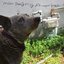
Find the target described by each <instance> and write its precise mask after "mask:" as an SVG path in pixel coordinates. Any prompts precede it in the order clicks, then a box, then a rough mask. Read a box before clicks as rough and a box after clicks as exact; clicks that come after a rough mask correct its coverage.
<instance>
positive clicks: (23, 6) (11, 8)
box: [0, 0, 64, 16]
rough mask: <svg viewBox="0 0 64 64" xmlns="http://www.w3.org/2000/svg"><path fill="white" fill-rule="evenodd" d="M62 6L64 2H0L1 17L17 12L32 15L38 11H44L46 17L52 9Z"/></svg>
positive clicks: (39, 0)
mask: <svg viewBox="0 0 64 64" xmlns="http://www.w3.org/2000/svg"><path fill="white" fill-rule="evenodd" d="M62 6H64V0H0V15H5V16H13V15H15V14H17V12H19V13H28V14H31V13H32V12H34V11H37V10H42V11H43V15H45V14H47V13H48V12H50V9H51V8H52V7H62Z"/></svg>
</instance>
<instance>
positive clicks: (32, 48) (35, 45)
mask: <svg viewBox="0 0 64 64" xmlns="http://www.w3.org/2000/svg"><path fill="white" fill-rule="evenodd" d="M25 45H26V50H27V51H28V52H29V54H30V55H33V56H38V55H41V54H44V53H48V54H50V53H56V52H58V51H60V50H61V48H62V47H63V46H64V37H62V36H55V37H52V38H50V37H49V38H46V39H33V40H29V39H27V40H26V42H25Z"/></svg>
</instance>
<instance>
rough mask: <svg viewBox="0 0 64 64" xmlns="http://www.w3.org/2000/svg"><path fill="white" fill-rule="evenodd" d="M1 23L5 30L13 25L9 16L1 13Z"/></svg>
mask: <svg viewBox="0 0 64 64" xmlns="http://www.w3.org/2000/svg"><path fill="white" fill-rule="evenodd" d="M0 25H2V26H3V28H4V30H6V31H7V30H9V29H10V27H11V21H10V19H9V18H8V17H5V16H2V15H0Z"/></svg>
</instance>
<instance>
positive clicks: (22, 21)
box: [0, 14, 40, 64]
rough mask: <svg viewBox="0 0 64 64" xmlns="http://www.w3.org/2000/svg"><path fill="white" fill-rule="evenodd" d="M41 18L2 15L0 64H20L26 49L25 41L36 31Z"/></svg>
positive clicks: (0, 22)
mask: <svg viewBox="0 0 64 64" xmlns="http://www.w3.org/2000/svg"><path fill="white" fill-rule="evenodd" d="M39 22H40V17H30V16H29V15H26V14H23V15H16V16H13V17H10V18H9V17H5V16H2V15H0V64H20V62H21V60H22V54H23V51H24V49H25V45H24V40H25V39H26V38H27V37H28V36H29V34H30V33H31V32H32V31H33V30H35V29H36V28H37V26H38V24H39Z"/></svg>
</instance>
